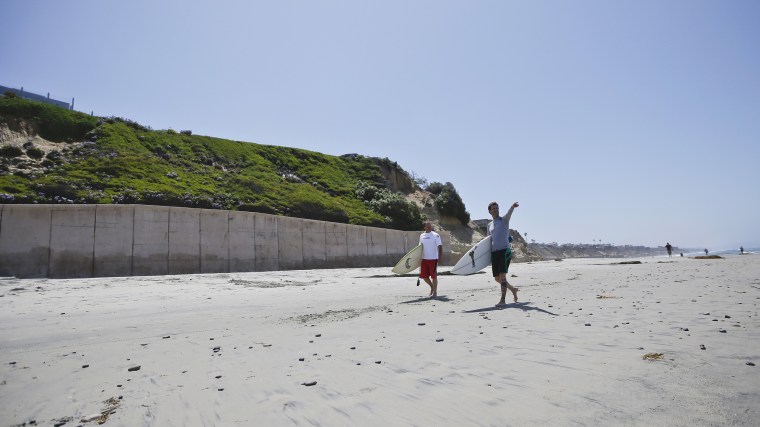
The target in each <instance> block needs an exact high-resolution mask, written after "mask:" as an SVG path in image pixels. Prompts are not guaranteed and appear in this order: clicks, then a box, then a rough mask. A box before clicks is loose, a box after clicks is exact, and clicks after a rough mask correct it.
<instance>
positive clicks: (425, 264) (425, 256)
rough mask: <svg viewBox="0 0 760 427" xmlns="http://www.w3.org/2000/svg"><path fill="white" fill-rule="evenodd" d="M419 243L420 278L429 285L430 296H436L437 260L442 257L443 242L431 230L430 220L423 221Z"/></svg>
mask: <svg viewBox="0 0 760 427" xmlns="http://www.w3.org/2000/svg"><path fill="white" fill-rule="evenodd" d="M420 244H421V245H422V264H420V279H422V280H424V281H425V283H427V284H428V285H430V296H431V297H437V296H438V260H439V259H441V258H443V243H442V242H441V236H440V235H438V233H436V232H435V231H433V224H432V223H431V222H430V221H425V232H424V233H422V234H420ZM417 284H419V282H418V283H417Z"/></svg>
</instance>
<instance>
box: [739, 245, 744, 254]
mask: <svg viewBox="0 0 760 427" xmlns="http://www.w3.org/2000/svg"><path fill="white" fill-rule="evenodd" d="M739 253H740V254H742V255H744V246H739Z"/></svg>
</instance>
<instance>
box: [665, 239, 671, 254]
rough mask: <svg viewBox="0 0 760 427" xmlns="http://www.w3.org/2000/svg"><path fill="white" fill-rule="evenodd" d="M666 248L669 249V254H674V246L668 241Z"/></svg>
mask: <svg viewBox="0 0 760 427" xmlns="http://www.w3.org/2000/svg"><path fill="white" fill-rule="evenodd" d="M665 250H667V251H668V256H672V255H673V247H672V246H670V242H668V243H666V244H665Z"/></svg>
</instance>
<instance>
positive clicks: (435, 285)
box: [431, 277, 438, 297]
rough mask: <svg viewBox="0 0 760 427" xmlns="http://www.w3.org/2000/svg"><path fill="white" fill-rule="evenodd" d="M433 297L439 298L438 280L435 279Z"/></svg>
mask: <svg viewBox="0 0 760 427" xmlns="http://www.w3.org/2000/svg"><path fill="white" fill-rule="evenodd" d="M431 296H434V297H437V296H438V278H437V277H434V278H433V293H432V294H431Z"/></svg>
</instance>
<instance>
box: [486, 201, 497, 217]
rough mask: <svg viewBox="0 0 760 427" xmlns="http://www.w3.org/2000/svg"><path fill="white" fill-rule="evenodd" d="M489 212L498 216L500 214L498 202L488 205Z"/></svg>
mask: <svg viewBox="0 0 760 427" xmlns="http://www.w3.org/2000/svg"><path fill="white" fill-rule="evenodd" d="M488 212H489V213H493V212H496V213H497V214H498V213H499V204H498V203H496V202H491V203H489V204H488Z"/></svg>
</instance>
